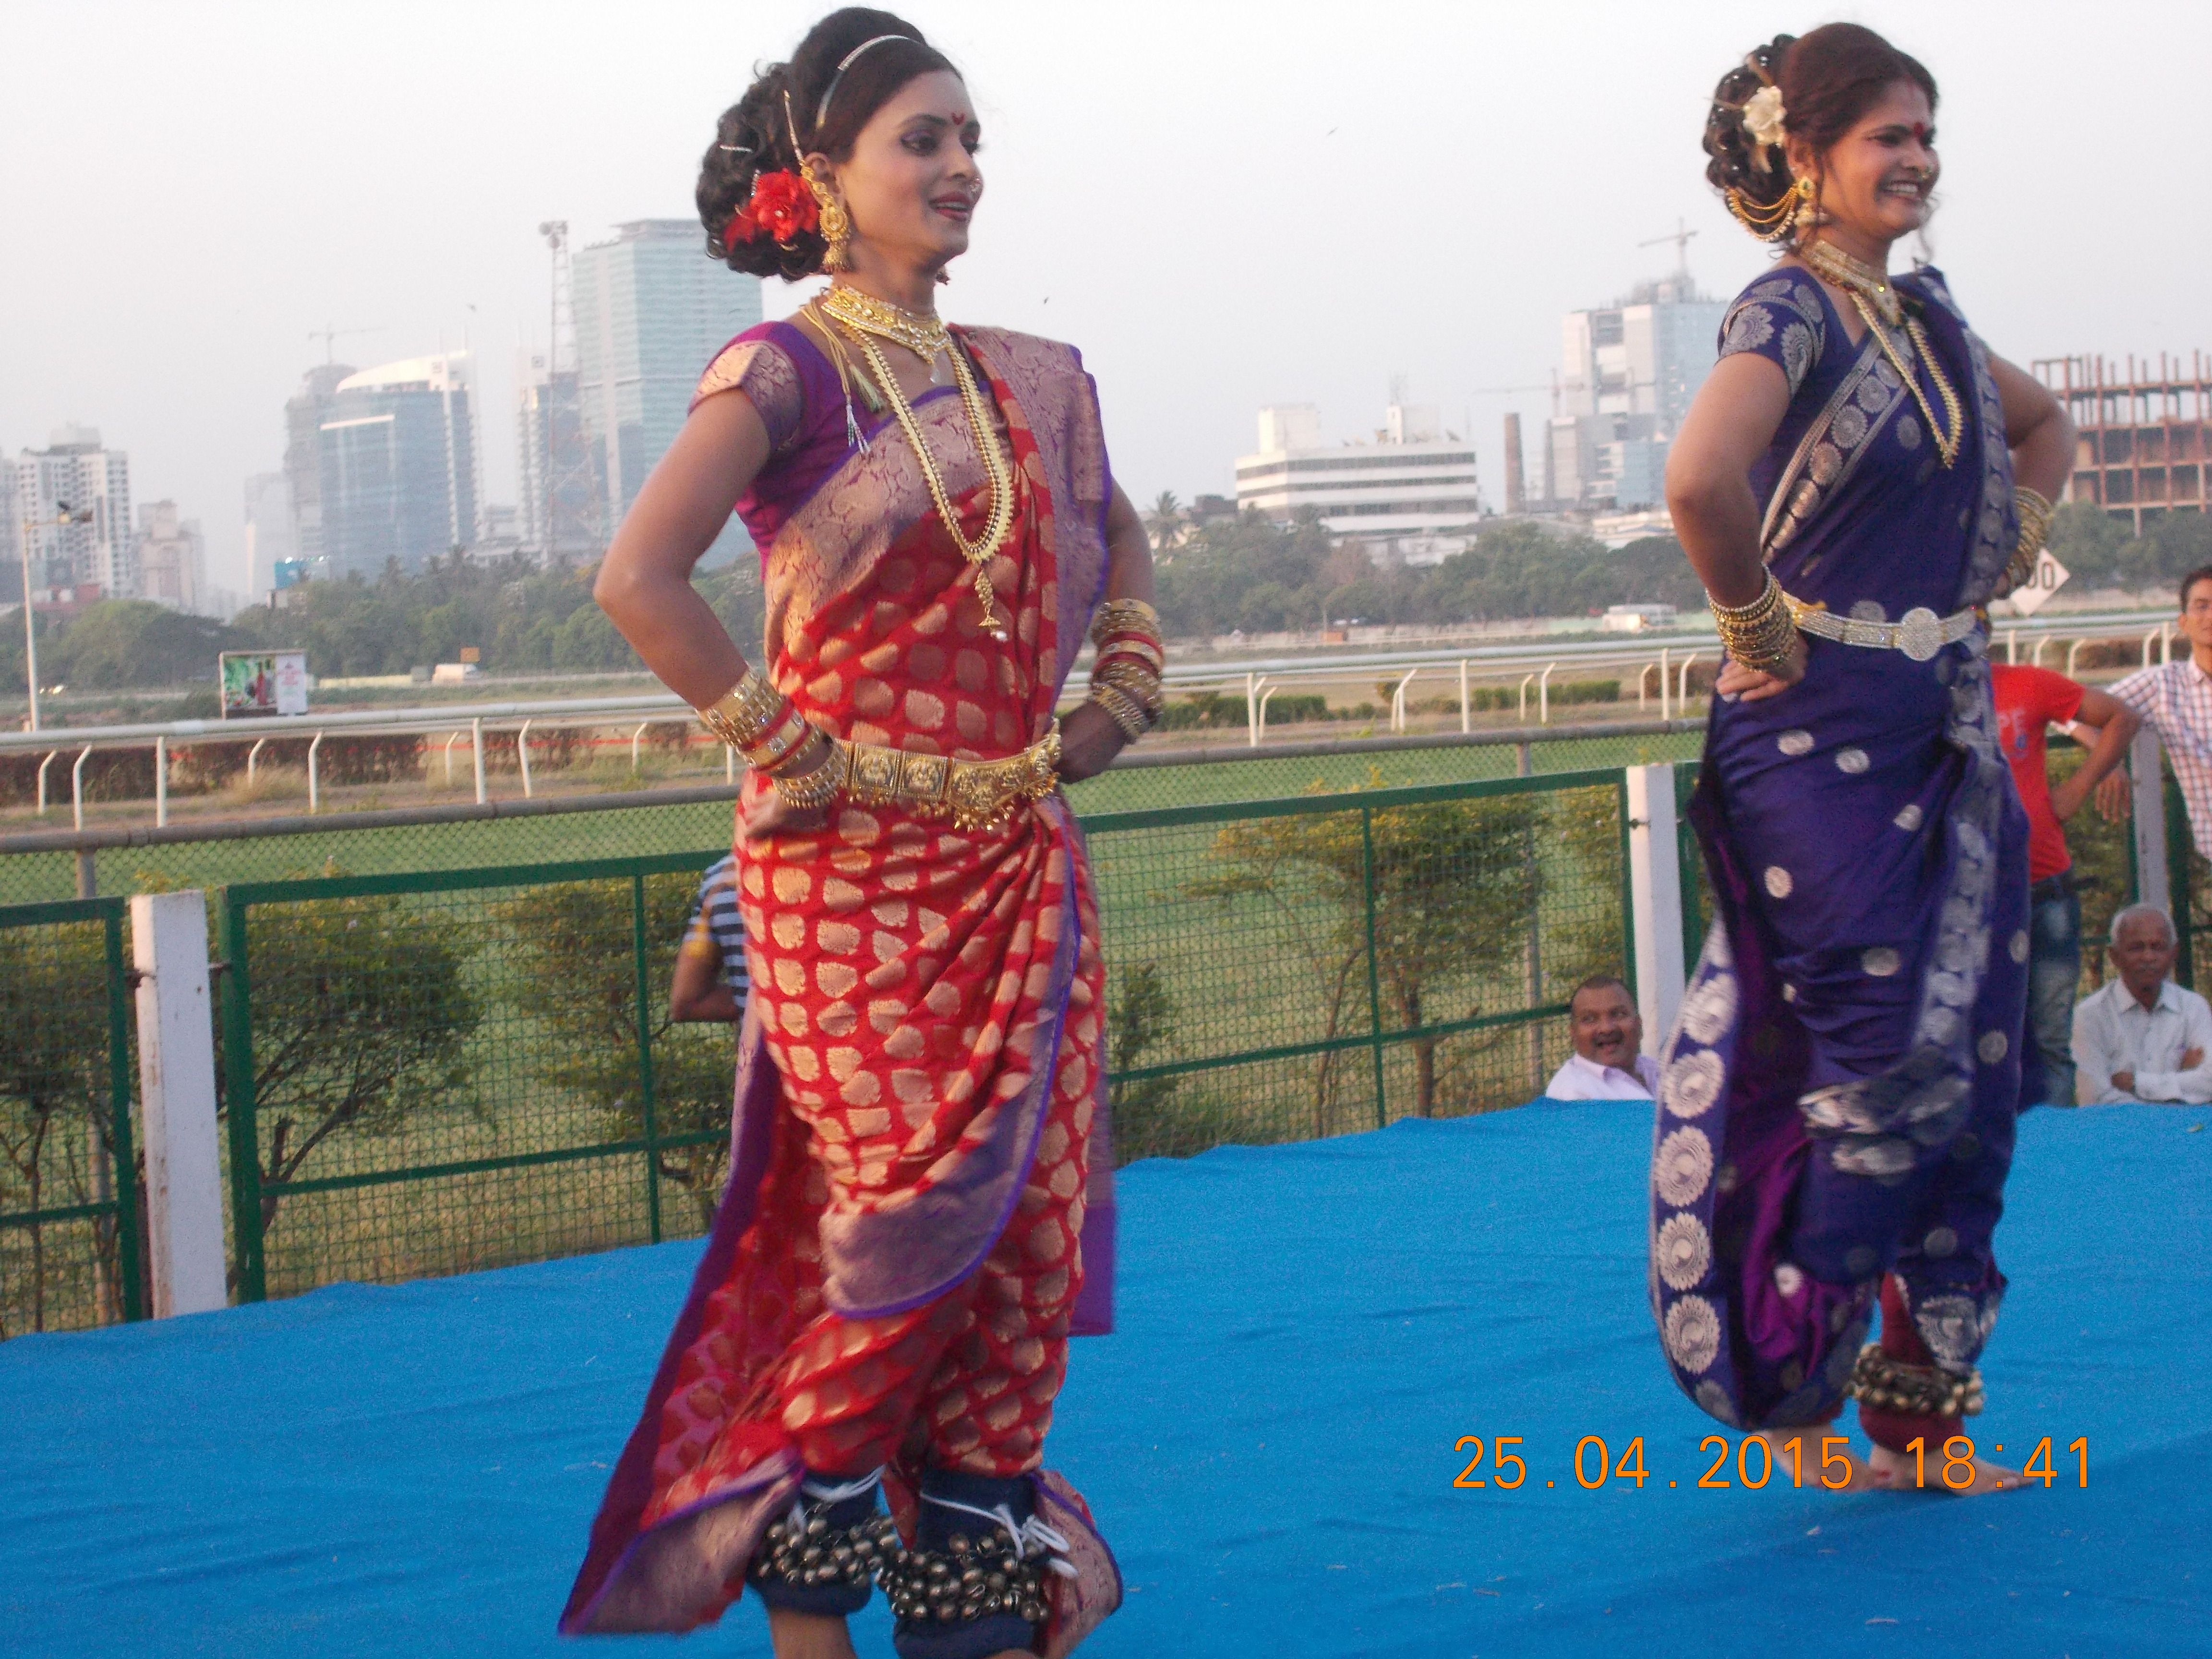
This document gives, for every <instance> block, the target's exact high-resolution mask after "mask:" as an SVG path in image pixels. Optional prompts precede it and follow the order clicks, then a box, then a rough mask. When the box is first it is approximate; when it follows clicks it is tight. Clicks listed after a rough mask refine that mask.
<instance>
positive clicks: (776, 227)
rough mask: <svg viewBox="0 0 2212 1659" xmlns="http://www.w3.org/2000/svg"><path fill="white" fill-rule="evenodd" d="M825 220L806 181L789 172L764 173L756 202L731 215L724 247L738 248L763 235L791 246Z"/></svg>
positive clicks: (755, 192)
mask: <svg viewBox="0 0 2212 1659" xmlns="http://www.w3.org/2000/svg"><path fill="white" fill-rule="evenodd" d="M821 221H822V210H821V209H820V208H819V207H818V206H817V205H816V204H815V200H814V191H812V189H811V188H810V187H809V186H808V185H807V182H806V180H805V179H802V178H800V177H799V175H798V174H797V173H793V172H790V171H788V170H786V171H782V172H777V173H762V174H761V175H760V176H759V177H758V178H757V179H754V180H753V194H752V199H751V200H750V201H749V202H747V203H746V204H744V206H743V207H741V208H739V209H738V210H737V211H736V212H735V213H733V214H732V215H731V216H730V223H729V228H727V229H726V230H725V231H724V232H723V233H722V246H724V247H735V246H738V243H740V242H750V241H751V240H754V239H755V238H757V237H758V236H761V235H763V234H767V235H769V236H773V237H774V238H775V240H777V241H778V242H779V243H787V242H789V241H790V240H791V239H792V238H793V237H794V236H796V235H798V234H799V233H800V232H802V231H808V230H812V229H813V228H815V227H816V226H817V225H818V224H819V223H820V222H821Z"/></svg>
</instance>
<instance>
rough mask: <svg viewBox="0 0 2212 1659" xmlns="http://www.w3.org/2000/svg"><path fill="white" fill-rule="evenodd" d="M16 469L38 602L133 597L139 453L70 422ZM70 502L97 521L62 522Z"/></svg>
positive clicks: (17, 461) (25, 456)
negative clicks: (105, 443)
mask: <svg viewBox="0 0 2212 1659" xmlns="http://www.w3.org/2000/svg"><path fill="white" fill-rule="evenodd" d="M64 502H66V503H68V505H69V506H70V508H71V509H72V511H73V512H76V513H85V512H89V513H91V514H92V516H91V518H90V519H89V520H87V521H85V522H83V523H81V524H69V525H62V524H57V523H56V522H55V520H56V519H57V518H58V516H59V514H60V511H61V507H62V504H63V503H64ZM15 511H16V513H17V514H18V515H20V517H19V522H20V518H21V517H27V518H28V519H29V520H30V521H31V531H30V538H31V542H30V546H31V589H32V595H31V597H32V599H33V603H34V604H40V605H83V604H87V603H89V602H90V601H91V600H94V599H118V598H120V599H129V598H131V597H133V596H134V595H135V594H136V593H137V591H138V582H137V561H136V559H135V557H134V553H135V550H136V542H135V538H133V536H132V534H131V458H130V457H129V456H128V455H126V454H125V453H123V452H122V451H121V450H117V449H108V448H105V447H102V445H101V443H100V429H99V428H97V427H89V426H65V427H62V428H58V430H57V431H56V432H55V433H54V435H53V437H52V441H51V442H49V443H48V445H47V447H46V448H44V449H27V450H24V451H23V452H22V453H21V454H20V455H18V456H17V457H16V459H15ZM18 533H19V534H20V533H21V532H20V531H19V532H18ZM10 551H11V552H12V551H15V550H14V549H11V550H10Z"/></svg>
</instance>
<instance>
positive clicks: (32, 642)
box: [23, 501, 92, 732]
mask: <svg viewBox="0 0 2212 1659" xmlns="http://www.w3.org/2000/svg"><path fill="white" fill-rule="evenodd" d="M91 522H92V509H91V508H90V507H71V506H70V504H69V503H68V502H67V501H56V502H55V503H54V516H53V517H52V518H51V519H33V518H31V517H28V516H26V517H25V518H24V520H23V685H24V689H25V690H27V691H28V692H29V693H30V698H31V726H30V729H31V730H32V731H33V732H35V731H37V730H38V729H39V629H38V612H37V611H35V610H33V608H32V604H31V532H33V530H36V529H39V528H40V527H41V526H45V525H49V524H51V525H54V526H64V525H72V524H90V523H91Z"/></svg>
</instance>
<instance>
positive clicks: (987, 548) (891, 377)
mask: <svg viewBox="0 0 2212 1659" xmlns="http://www.w3.org/2000/svg"><path fill="white" fill-rule="evenodd" d="M813 303H814V304H815V306H816V307H817V308H818V309H819V310H820V312H821V313H822V315H823V317H824V318H825V319H833V320H834V321H836V323H838V324H839V325H842V328H843V331H845V333H846V334H847V335H848V336H849V337H851V339H852V341H853V343H854V345H856V346H858V347H859V348H860V355H861V356H863V357H865V358H866V359H867V363H868V368H869V370H870V372H871V373H872V374H874V376H875V379H876V382H877V384H878V386H880V387H881V388H882V390H883V393H884V398H886V399H887V400H889V402H890V406H891V413H892V414H893V415H894V416H897V418H898V423H899V428H900V429H901V430H902V431H903V432H904V433H905V434H906V440H907V442H908V444H910V445H912V446H913V447H914V453H915V459H917V460H918V461H920V462H921V476H922V480H923V482H924V483H927V485H928V486H929V494H930V499H931V500H932V501H934V502H935V503H936V506H937V516H938V517H939V519H940V520H943V521H944V524H945V529H946V531H948V532H950V533H951V537H952V540H953V544H954V545H955V546H957V547H958V548H959V550H960V556H961V557H962V558H963V559H965V560H966V561H967V562H968V564H969V568H970V569H971V570H972V571H973V573H974V580H975V597H976V599H979V600H981V603H982V606H983V626H984V628H985V629H987V630H988V631H989V632H990V633H991V634H992V635H994V636H996V637H998V638H1000V639H1004V638H1005V637H1006V623H1005V621H1004V619H1003V618H1001V617H1000V615H999V613H998V611H997V609H996V601H997V598H998V595H997V592H996V590H995V589H994V587H993V586H992V584H991V573H990V563H991V558H992V556H993V555H994V554H995V553H996V552H997V551H998V550H999V548H1000V544H1003V543H1004V542H1005V541H1006V533H1007V532H1009V531H1010V530H1012V528H1013V524H1014V480H1013V469H1012V465H1010V464H1009V463H1008V461H1007V459H1006V454H1005V452H1004V451H1002V450H1001V449H1000V447H999V441H998V435H997V434H996V433H994V431H993V430H992V429H991V414H990V408H989V405H987V404H986V403H985V402H984V401H983V393H982V390H981V387H979V386H977V385H976V384H975V374H974V372H973V371H972V370H970V369H969V367H968V360H967V358H966V356H963V354H962V353H961V352H959V351H957V350H956V349H954V347H953V342H952V335H951V331H950V330H949V329H947V328H946V327H945V325H944V324H943V323H941V322H939V321H938V320H937V319H935V318H933V317H928V318H925V317H917V316H915V314H914V313H912V312H910V311H905V310H902V309H901V308H900V307H897V306H894V305H891V304H890V303H888V302H887V301H882V300H878V299H877V298H876V297H875V296H874V295H870V294H862V293H861V292H860V290H859V289H851V288H847V287H844V286H842V284H841V285H839V286H836V287H833V288H832V289H829V292H828V293H826V294H823V295H821V296H820V297H819V298H817V300H815V301H814V302H813ZM878 338H881V339H885V340H889V341H890V342H891V343H893V344H894V345H898V346H902V347H904V348H905V349H907V350H908V351H911V352H913V353H914V355H915V356H917V357H920V358H921V360H922V361H923V362H928V363H932V364H933V363H934V362H935V361H936V356H937V354H938V353H939V352H940V351H941V352H943V353H944V354H945V358H946V360H947V361H948V362H951V365H952V380H953V384H954V385H956V386H958V387H959V389H960V403H961V406H962V407H963V409H964V410H966V411H967V415H968V427H969V431H970V432H971V433H972V434H973V435H974V436H975V453H977V454H978V455H979V456H981V459H982V462H983V477H984V480H985V482H986V483H987V485H988V486H989V489H990V491H991V510H990V513H989V514H988V515H987V517H986V519H985V520H984V524H983V533H982V536H981V538H979V539H977V540H975V541H970V540H969V538H968V536H967V533H966V532H964V531H963V530H962V529H961V528H960V515H959V514H958V513H957V512H955V511H954V510H953V507H952V501H951V496H950V495H947V494H946V492H945V480H944V477H942V476H941V475H940V474H939V471H938V470H937V462H936V461H935V459H933V457H932V456H931V455H930V453H929V446H928V445H927V443H926V442H925V441H923V439H922V435H921V423H920V422H917V421H916V420H915V414H914V405H913V404H911V403H909V402H908V400H907V395H906V392H905V390H904V388H902V386H900V385H899V383H898V377H897V376H896V375H895V374H892V373H891V370H890V364H889V363H888V362H885V361H884V354H883V351H882V349H880V348H879V347H878V345H877V344H876V340H877V339H878Z"/></svg>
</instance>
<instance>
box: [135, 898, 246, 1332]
mask: <svg viewBox="0 0 2212 1659" xmlns="http://www.w3.org/2000/svg"><path fill="white" fill-rule="evenodd" d="M131 960H132V962H133V963H134V964H135V965H136V966H137V969H138V974H139V980H138V1087H139V1097H140V1099H141V1100H142V1101H143V1103H144V1111H145V1121H146V1234H147V1238H148V1240H149V1243H150V1245H151V1247H152V1254H153V1265H154V1317H155V1318H156V1319H167V1318H168V1317H169V1316H171V1315H173V1314H187V1313H206V1312H208V1311H209V1310H211V1309H216V1308H220V1307H223V1306H225V1305H227V1304H228V1302H229V1300H230V1294H229V1291H228V1288H227V1286H226V1285H225V1284H224V1261H223V1247H222V1157H221V1154H220V1152H219V1150H218V1147H217V1145H216V1124H215V1111H216V1093H215V1021H214V1013H213V1009H212V1007H211V1006H210V1000H209V996H208V954H207V896H206V895H205V894H204V893H201V892H197V891H193V892H182V893H139V894H137V895H134V896H132V898H131Z"/></svg>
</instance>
